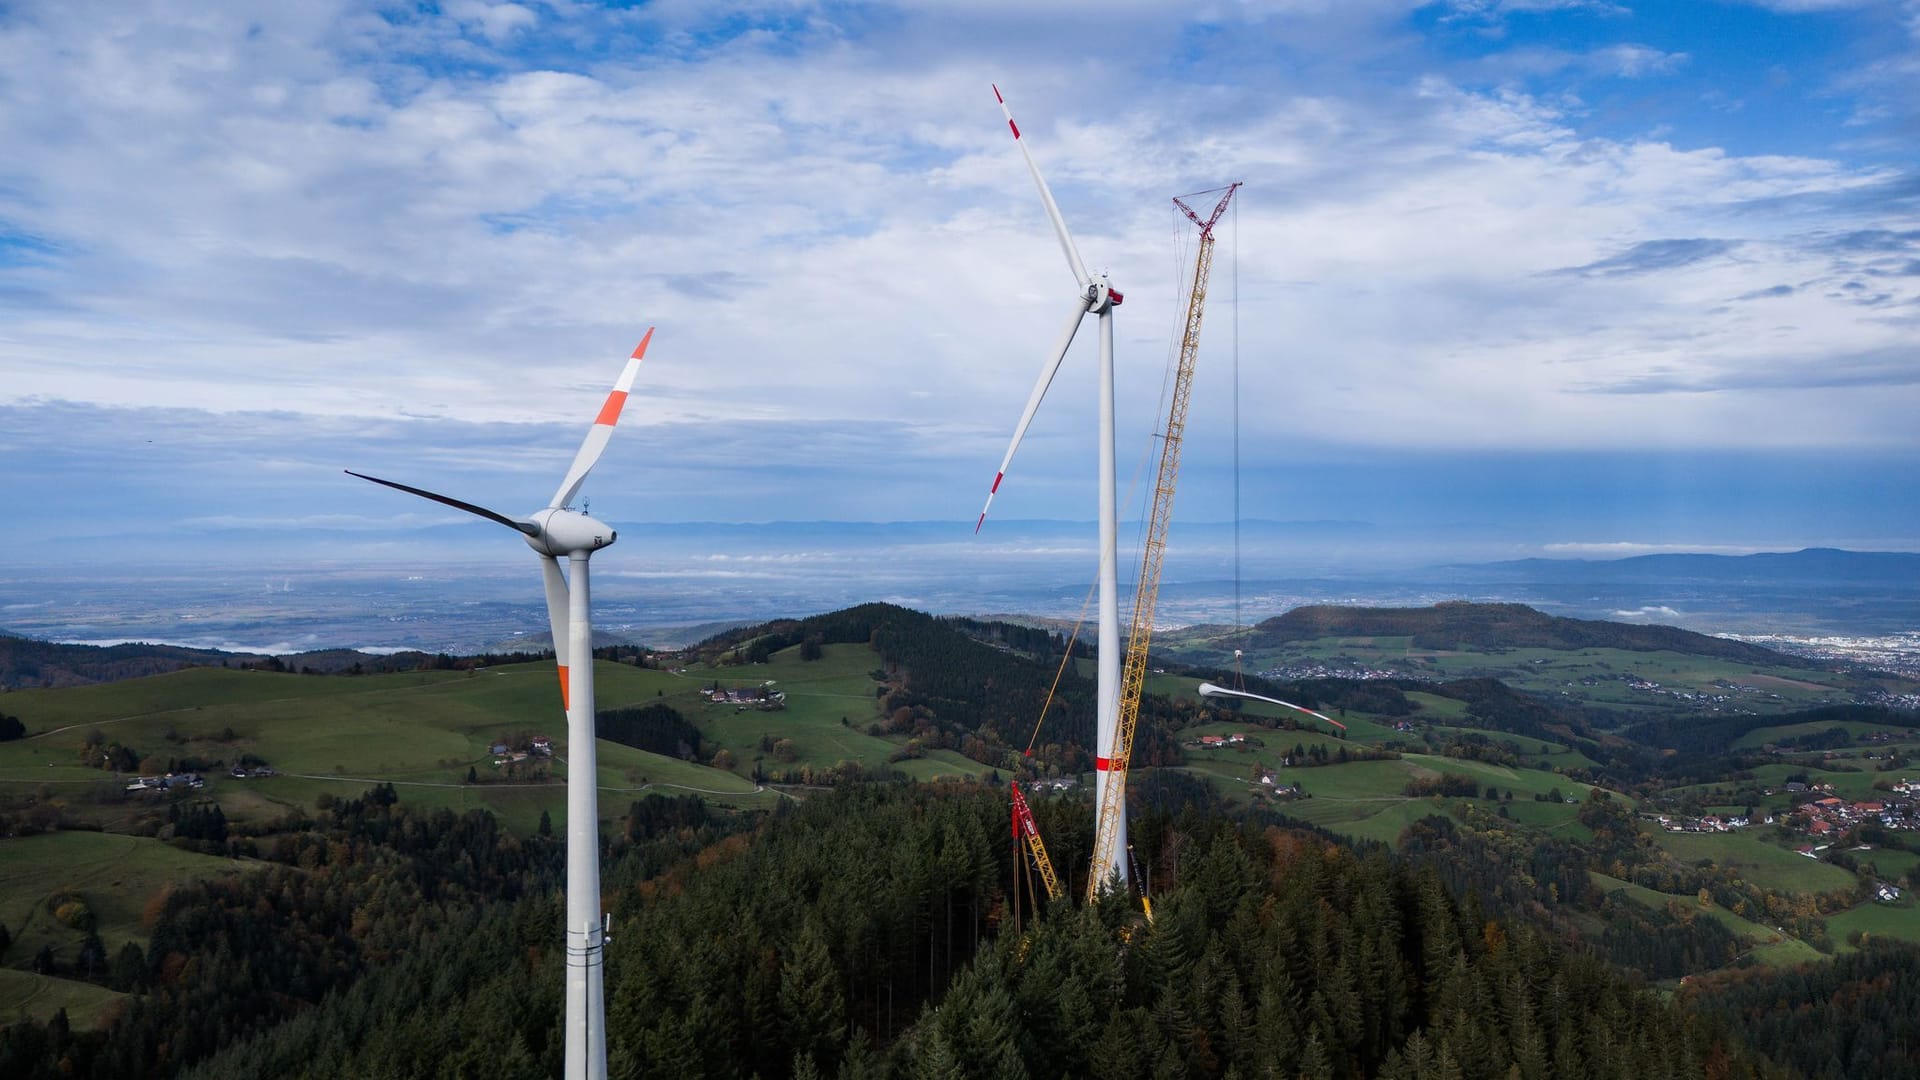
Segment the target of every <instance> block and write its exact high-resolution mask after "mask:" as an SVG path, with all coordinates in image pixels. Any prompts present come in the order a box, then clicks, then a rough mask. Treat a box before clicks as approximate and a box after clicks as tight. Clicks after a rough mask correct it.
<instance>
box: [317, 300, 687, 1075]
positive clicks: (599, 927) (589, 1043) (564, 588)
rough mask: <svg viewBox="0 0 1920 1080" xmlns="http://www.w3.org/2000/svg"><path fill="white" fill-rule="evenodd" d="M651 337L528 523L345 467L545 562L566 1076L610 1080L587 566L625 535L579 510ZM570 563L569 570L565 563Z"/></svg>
mask: <svg viewBox="0 0 1920 1080" xmlns="http://www.w3.org/2000/svg"><path fill="white" fill-rule="evenodd" d="M652 340H653V328H652V327H648V328H647V333H646V336H645V337H643V338H641V339H640V345H639V347H637V348H635V349H634V350H633V355H632V356H631V357H630V358H628V360H627V366H626V368H625V370H623V371H621V372H620V379H619V381H617V382H615V383H614V384H613V391H612V392H611V393H609V394H608V395H607V400H606V402H605V403H604V404H602V405H601V406H600V413H599V415H598V416H596V417H594V420H593V426H592V427H590V428H588V429H587V437H586V439H584V440H583V441H582V442H581V443H580V450H579V452H578V453H576V454H574V456H573V464H572V465H571V466H569V467H568V469H567V475H566V478H565V479H563V480H561V481H560V488H559V490H557V491H555V492H554V493H553V498H552V499H551V500H550V501H549V502H548V503H547V505H546V506H545V507H544V508H542V509H540V510H535V511H534V512H533V513H531V514H528V515H527V516H525V517H520V518H511V517H508V516H506V515H505V514H501V513H498V512H496V511H493V510H489V509H487V508H486V507H484V506H475V505H474V504H472V503H469V502H462V501H460V500H459V499H455V498H452V497H450V496H446V495H440V494H436V493H435V492H431V491H426V490H423V489H421V488H417V487H409V486H407V485H406V484H396V483H394V482H393V481H391V480H382V479H380V478H379V477H377V476H368V475H366V474H365V473H357V472H354V471H353V470H352V469H348V470H346V472H347V475H349V476H358V477H359V478H360V479H362V480H371V481H373V482H374V483H376V484H384V485H386V486H387V487H390V488H395V489H397V490H400V491H405V492H408V493H410V494H414V495H418V496H420V497H421V498H423V499H432V500H433V501H434V502H437V503H444V504H445V505H447V506H451V507H453V508H455V509H457V510H465V511H466V512H467V513H469V514H474V515H476V516H479V517H483V518H486V519H487V520H488V521H497V522H499V523H500V524H502V525H505V526H506V527H507V528H509V529H512V530H514V531H515V532H518V533H520V534H521V538H522V539H524V540H525V541H526V542H527V546H528V547H530V548H532V549H533V550H534V553H535V554H537V555H539V556H540V569H541V572H542V573H543V574H544V576H545V578H546V586H547V620H548V622H549V623H550V624H551V625H552V627H553V656H554V659H555V661H557V662H558V664H559V668H560V703H561V706H562V707H563V708H564V709H566V712H567V755H568V756H567V926H566V930H567V1019H566V1024H567V1028H566V1036H567V1058H566V1062H567V1064H566V1075H567V1076H568V1077H580V1078H585V1080H604V1078H605V1077H606V1075H607V1031H606V1026H607V1025H606V1016H607V1008H606V992H605V986H604V981H603V979H602V977H601V971H602V967H603V961H604V957H605V950H606V942H607V926H606V923H605V922H603V921H602V919H601V916H600V811H599V798H598V793H597V792H596V791H595V783H596V776H597V771H598V758H599V754H598V753H597V751H596V749H595V746H594V741H593V739H594V734H593V616H592V610H591V607H592V606H591V603H590V597H591V594H590V592H589V587H588V583H587V560H588V559H589V558H591V557H592V556H593V553H594V552H596V551H598V550H600V549H601V548H603V547H606V546H607V545H608V544H611V543H613V541H614V540H615V538H616V536H617V534H616V533H615V532H614V531H613V528H612V527H611V526H609V525H607V524H605V523H604V522H600V521H596V520H594V519H593V518H590V517H588V516H587V515H586V514H584V513H582V512H580V511H578V510H574V509H572V503H573V498H574V496H575V495H578V494H579V493H580V485H581V484H583V483H585V482H586V479H587V473H589V472H591V471H592V470H593V466H594V463H595V462H597V461H599V460H600V454H601V451H603V450H605V449H606V448H607V440H608V439H609V438H610V437H612V435H613V427H614V425H615V424H617V423H618V422H619V420H620V410H621V408H622V407H623V406H625V405H626V402H627V392H628V391H629V390H631V389H632V388H633V377H634V375H635V374H636V373H637V372H638V371H639V370H640V361H641V360H642V359H643V358H644V357H645V356H646V355H647V343H648V342H650V341H652ZM563 558H564V559H566V560H567V564H568V567H567V573H565V574H564V575H563V574H562V573H561V571H560V560H561V559H563Z"/></svg>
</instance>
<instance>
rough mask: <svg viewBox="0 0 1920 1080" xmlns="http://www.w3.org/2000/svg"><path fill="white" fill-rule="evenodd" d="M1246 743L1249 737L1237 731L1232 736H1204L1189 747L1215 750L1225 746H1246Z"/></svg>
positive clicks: (1190, 743) (1189, 744)
mask: <svg viewBox="0 0 1920 1080" xmlns="http://www.w3.org/2000/svg"><path fill="white" fill-rule="evenodd" d="M1246 743H1247V737H1246V736H1245V735H1242V734H1241V733H1239V732H1237V731H1236V732H1234V733H1232V734H1231V735H1202V736H1200V737H1199V738H1197V739H1195V740H1193V741H1192V742H1189V743H1188V744H1187V745H1188V746H1196V747H1199V748H1201V749H1203V750H1213V749H1218V748H1220V747H1224V746H1244V745H1245V744H1246Z"/></svg>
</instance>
